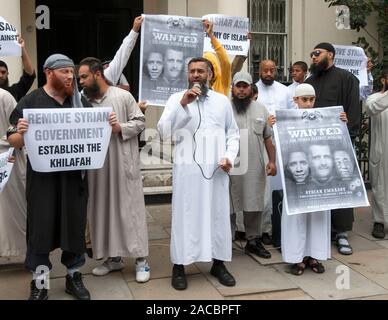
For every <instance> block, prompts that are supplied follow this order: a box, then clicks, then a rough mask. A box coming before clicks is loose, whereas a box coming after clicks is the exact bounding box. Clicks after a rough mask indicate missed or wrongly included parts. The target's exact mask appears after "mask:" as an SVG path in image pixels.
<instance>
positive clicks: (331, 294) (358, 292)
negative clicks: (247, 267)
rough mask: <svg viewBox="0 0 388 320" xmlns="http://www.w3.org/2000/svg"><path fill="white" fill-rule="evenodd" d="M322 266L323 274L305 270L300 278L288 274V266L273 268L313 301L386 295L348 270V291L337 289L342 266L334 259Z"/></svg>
mask: <svg viewBox="0 0 388 320" xmlns="http://www.w3.org/2000/svg"><path fill="white" fill-rule="evenodd" d="M365 252H371V251H365ZM323 264H324V266H325V269H326V271H325V273H322V274H316V273H314V272H312V271H311V270H310V269H306V270H305V272H304V274H303V275H302V276H295V275H293V274H291V273H289V266H288V265H287V266H286V265H278V266H275V268H276V269H277V270H279V272H281V273H282V274H284V275H285V276H286V277H287V278H288V279H289V280H290V281H292V282H293V283H294V284H295V285H296V286H297V287H299V288H300V289H302V290H303V291H304V292H306V293H307V294H308V295H309V296H311V297H312V298H313V299H317V300H342V299H352V298H359V297H365V296H372V295H378V294H386V293H388V291H387V290H385V289H384V288H382V287H381V286H379V285H377V284H376V283H374V282H373V281H371V280H369V279H367V278H366V277H364V276H363V275H361V274H359V273H358V272H356V271H354V270H352V269H350V268H349V269H348V271H349V275H350V280H349V287H350V289H349V290H347V289H342V290H341V289H337V286H336V282H337V281H338V282H339V281H340V280H341V278H338V277H343V276H344V274H343V270H344V269H343V267H344V266H343V264H342V263H341V262H339V261H337V260H334V259H333V260H330V261H324V262H323ZM339 267H340V268H339ZM337 271H338V273H337ZM338 279H339V280H338Z"/></svg>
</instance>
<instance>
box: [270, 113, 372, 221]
mask: <svg viewBox="0 0 388 320" xmlns="http://www.w3.org/2000/svg"><path fill="white" fill-rule="evenodd" d="M341 112H343V107H327V108H314V109H294V110H277V111H276V124H275V126H274V132H275V139H276V145H277V146H278V149H279V150H278V152H277V155H278V157H279V165H280V168H279V171H280V174H281V179H282V185H283V190H284V199H283V205H284V206H286V208H285V209H286V212H287V213H288V214H289V215H293V214H300V213H306V212H317V211H323V210H331V209H339V208H355V207H364V206H369V202H368V198H367V193H366V190H365V186H364V182H363V179H362V176H361V172H360V169H359V166H358V163H357V158H356V155H355V153H354V149H353V146H352V142H351V140H350V136H349V132H348V129H347V126H346V123H344V122H343V121H342V120H340V117H339V115H340V113H341Z"/></svg>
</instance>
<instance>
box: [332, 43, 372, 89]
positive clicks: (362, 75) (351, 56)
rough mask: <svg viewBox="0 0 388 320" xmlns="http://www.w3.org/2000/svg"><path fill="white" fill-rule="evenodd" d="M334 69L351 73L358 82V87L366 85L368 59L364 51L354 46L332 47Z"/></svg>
mask: <svg viewBox="0 0 388 320" xmlns="http://www.w3.org/2000/svg"><path fill="white" fill-rule="evenodd" d="M334 48H335V58H334V64H335V66H336V67H338V68H341V69H345V70H347V71H349V72H351V73H353V74H354V75H355V76H356V77H357V78H358V80H359V81H360V86H367V85H368V71H367V65H368V57H367V56H366V54H365V52H364V49H362V48H360V47H354V46H339V45H334Z"/></svg>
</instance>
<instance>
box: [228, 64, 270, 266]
mask: <svg viewBox="0 0 388 320" xmlns="http://www.w3.org/2000/svg"><path fill="white" fill-rule="evenodd" d="M252 84H253V82H252V77H251V75H250V74H249V73H246V72H237V73H236V74H235V75H234V77H233V87H232V95H233V98H232V106H233V112H234V117H235V119H236V122H237V125H238V127H239V129H240V136H241V141H240V172H238V173H237V172H236V174H232V175H231V182H232V187H231V189H232V192H231V212H232V217H231V218H232V226H235V225H236V213H237V212H239V211H243V212H244V214H243V220H244V228H245V235H246V239H247V241H248V242H247V244H246V246H245V251H246V252H248V253H254V254H256V255H258V256H259V257H262V258H265V259H269V258H271V254H270V252H269V251H267V250H266V249H265V248H264V246H263V245H262V243H261V241H260V239H259V232H260V231H259V230H260V226H261V224H262V221H261V220H262V213H263V210H264V194H265V187H266V174H268V175H269V176H274V175H276V164H275V147H274V145H273V144H272V139H271V136H272V129H271V127H270V126H269V125H268V124H267V118H268V117H269V112H268V111H267V109H266V108H265V107H264V106H263V105H262V104H261V103H258V102H257V101H252V100H251V96H252V89H251V86H252ZM244 138H245V139H244ZM264 147H265V149H266V151H267V154H268V158H269V162H268V164H267V166H266V165H265V163H264V159H265V156H264V154H265V151H264ZM232 234H234V232H233V231H232Z"/></svg>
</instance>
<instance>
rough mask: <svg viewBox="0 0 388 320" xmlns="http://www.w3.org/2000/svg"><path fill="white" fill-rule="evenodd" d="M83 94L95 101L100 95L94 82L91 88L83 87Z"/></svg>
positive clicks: (98, 88)
mask: <svg viewBox="0 0 388 320" xmlns="http://www.w3.org/2000/svg"><path fill="white" fill-rule="evenodd" d="M83 89H84V93H85V95H86V96H87V97H88V98H89V99H92V100H93V99H96V98H97V97H98V96H99V94H100V87H99V86H98V84H97V82H94V83H93V85H92V86H91V87H85V88H83Z"/></svg>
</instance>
